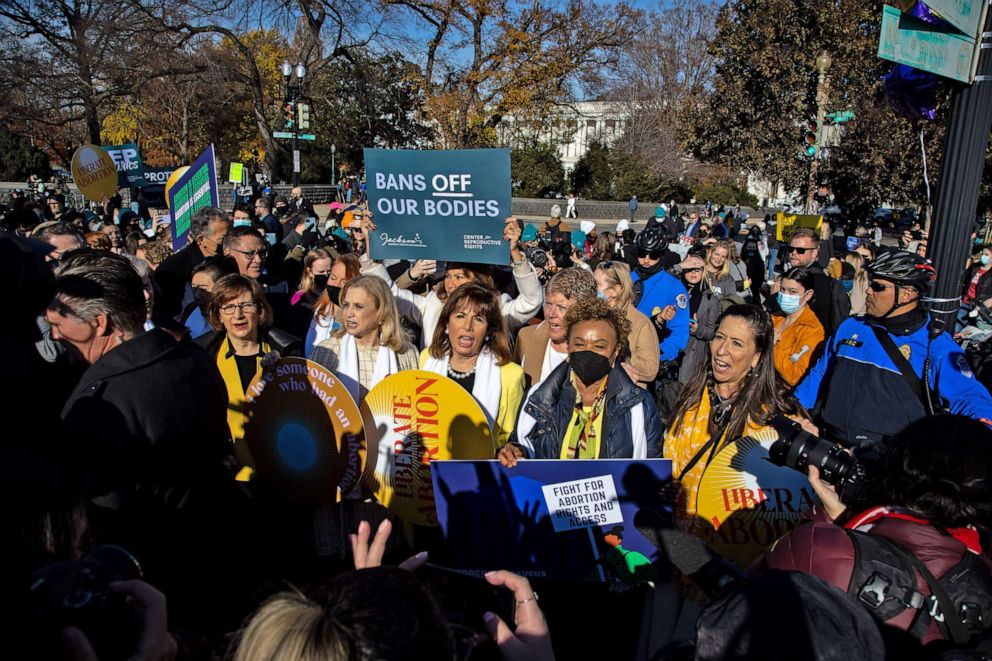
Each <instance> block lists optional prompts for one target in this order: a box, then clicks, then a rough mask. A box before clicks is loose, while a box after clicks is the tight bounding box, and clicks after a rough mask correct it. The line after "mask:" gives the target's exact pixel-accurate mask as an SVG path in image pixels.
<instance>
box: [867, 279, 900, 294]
mask: <svg viewBox="0 0 992 661" xmlns="http://www.w3.org/2000/svg"><path fill="white" fill-rule="evenodd" d="M891 287H895V285H886V284H884V283H881V282H876V281H874V280H872V281H871V282H869V283H868V289H870V290H872V291H873V292H875V293H876V294H880V293H882V292H883V291H885V290H886V289H890V288H891Z"/></svg>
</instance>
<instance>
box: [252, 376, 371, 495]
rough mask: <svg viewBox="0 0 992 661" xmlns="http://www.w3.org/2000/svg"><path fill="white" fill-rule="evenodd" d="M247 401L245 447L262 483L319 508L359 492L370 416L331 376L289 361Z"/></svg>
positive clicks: (255, 384) (255, 383)
mask: <svg viewBox="0 0 992 661" xmlns="http://www.w3.org/2000/svg"><path fill="white" fill-rule="evenodd" d="M245 394H246V398H247V401H248V413H249V419H248V422H247V423H246V424H245V437H244V440H243V441H241V442H240V443H239V445H240V444H241V443H244V444H246V445H247V448H248V451H249V454H248V460H249V461H250V463H251V465H252V466H253V468H254V471H255V474H256V475H257V476H258V477H259V478H261V479H264V480H266V481H268V482H269V483H271V484H272V485H273V486H275V487H276V488H277V489H278V490H279V491H280V492H281V493H282V494H284V495H285V496H286V497H288V498H291V499H292V500H294V501H296V502H299V503H303V504H305V505H314V506H316V505H325V504H328V503H334V502H338V501H340V500H341V499H342V498H343V497H344V496H345V495H347V494H348V493H349V492H351V491H352V490H353V489H354V488H355V487H356V486H357V485H358V483H359V481H360V480H361V477H362V472H363V470H364V467H365V442H364V438H363V435H362V416H361V413H360V412H359V411H358V406H357V405H356V404H355V400H354V399H352V398H351V395H350V394H349V393H348V390H347V389H346V388H345V387H344V385H343V384H342V383H341V382H340V381H339V380H338V379H337V377H336V376H335V375H334V374H333V373H332V372H331V371H330V370H328V369H327V368H325V367H323V366H321V365H319V364H317V363H314V362H312V361H309V360H304V359H303V358H281V359H280V360H279V361H277V362H276V363H275V365H274V366H272V367H271V368H269V369H265V370H263V371H262V373H260V374H258V375H257V376H256V377H255V378H254V379H253V380H252V382H251V384H249V386H248V390H247V392H246V393H245ZM240 456H242V455H241V454H240V453H239V458H240ZM246 463H247V462H246Z"/></svg>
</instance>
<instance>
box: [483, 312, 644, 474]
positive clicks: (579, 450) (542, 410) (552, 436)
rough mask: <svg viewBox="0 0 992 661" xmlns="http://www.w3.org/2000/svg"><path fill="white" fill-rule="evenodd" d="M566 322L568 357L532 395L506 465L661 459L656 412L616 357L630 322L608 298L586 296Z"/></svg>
mask: <svg viewBox="0 0 992 661" xmlns="http://www.w3.org/2000/svg"><path fill="white" fill-rule="evenodd" d="M565 326H566V329H567V330H566V337H567V338H568V362H565V363H562V364H561V365H559V366H558V367H557V368H555V370H554V371H553V372H551V374H549V375H548V378H546V379H545V380H544V381H542V382H541V383H540V384H539V385H537V386H536V387H535V388H534V389H533V390H532V391H531V392H530V395H529V396H528V397H527V399H526V400H525V401H524V405H523V408H522V409H521V412H520V417H519V418H518V419H517V427H516V429H515V430H514V432H513V434H512V435H511V436H510V443H508V444H507V445H506V446H504V447H503V448H502V449H501V450H500V451H499V454H498V457H499V460H500V462H501V463H502V464H503V465H504V466H507V467H512V466H515V465H516V463H517V460H518V459H521V458H531V459H645V458H656V457H659V456H660V455H661V445H660V441H661V433H662V429H661V420H660V418H659V416H658V409H657V408H656V407H655V403H654V400H653V399H652V398H651V396H650V395H649V394H648V392H647V391H646V390H642V389H641V388H638V387H637V386H636V385H634V383H633V382H632V381H631V380H630V377H629V376H627V373H626V372H625V371H624V369H623V367H622V366H621V365H620V361H619V360H618V357H619V356H620V352H621V347H623V346H624V345H625V344H626V342H627V338H628V336H629V334H630V322H629V321H627V319H626V317H624V316H623V314H622V313H621V312H619V311H617V310H615V309H613V308H611V307H610V306H609V304H608V303H607V302H606V301H602V300H599V299H586V300H581V301H579V302H577V303H576V304H575V305H573V306H572V307H571V309H569V311H568V313H567V314H566V315H565Z"/></svg>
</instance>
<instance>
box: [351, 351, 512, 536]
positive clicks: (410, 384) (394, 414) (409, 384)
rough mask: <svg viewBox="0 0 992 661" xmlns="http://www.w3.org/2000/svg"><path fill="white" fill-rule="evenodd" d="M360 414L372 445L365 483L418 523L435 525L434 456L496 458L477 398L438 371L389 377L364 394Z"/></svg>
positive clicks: (399, 514)
mask: <svg viewBox="0 0 992 661" xmlns="http://www.w3.org/2000/svg"><path fill="white" fill-rule="evenodd" d="M362 416H363V418H364V419H365V430H366V439H367V441H368V448H369V459H368V461H367V462H366V471H365V479H366V485H367V486H368V487H369V490H370V491H372V492H373V493H375V494H376V496H377V497H378V499H379V502H381V503H382V504H383V505H385V506H386V507H388V508H389V509H390V510H391V511H392V512H394V513H396V514H397V515H398V516H400V517H401V518H403V519H404V520H406V521H409V522H411V523H415V524H418V525H422V526H436V525H437V512H436V511H435V509H434V483H433V480H432V479H431V466H430V463H431V462H432V461H438V460H444V459H492V458H493V457H494V456H495V453H496V444H495V443H494V442H493V436H492V432H491V431H490V430H489V423H488V422H487V421H486V414H485V413H484V412H483V410H482V407H481V406H479V403H478V402H477V401H476V400H475V398H474V397H472V395H471V393H469V392H468V391H467V390H465V389H464V388H462V387H461V386H460V385H458V384H457V383H455V382H454V381H452V380H451V379H449V378H447V377H445V376H441V375H439V374H435V373H434V372H427V371H424V370H408V371H404V372H399V373H397V374H393V375H391V376H388V377H386V378H385V379H383V380H382V381H381V382H380V383H379V384H378V385H377V386H376V387H374V388H373V389H372V390H371V392H369V394H368V396H367V397H366V398H365V402H363V403H362ZM373 455H374V458H373Z"/></svg>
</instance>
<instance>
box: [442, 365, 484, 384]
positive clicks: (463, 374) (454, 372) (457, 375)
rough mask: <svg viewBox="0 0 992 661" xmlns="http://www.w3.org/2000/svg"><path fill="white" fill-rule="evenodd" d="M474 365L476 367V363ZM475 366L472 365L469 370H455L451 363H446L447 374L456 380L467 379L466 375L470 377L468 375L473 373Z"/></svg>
mask: <svg viewBox="0 0 992 661" xmlns="http://www.w3.org/2000/svg"><path fill="white" fill-rule="evenodd" d="M475 367H478V365H476V366H475ZM475 367H473V368H472V369H471V370H470V371H468V372H459V371H457V370H455V369H454V368H453V367H452V366H451V365H450V364H449V365H448V376H450V377H451V378H452V379H458V380H461V379H467V378H468V377H470V376H472V375H473V374H475Z"/></svg>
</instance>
